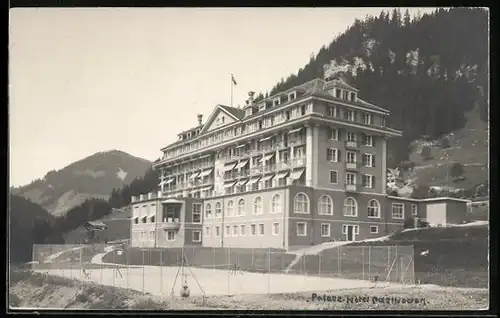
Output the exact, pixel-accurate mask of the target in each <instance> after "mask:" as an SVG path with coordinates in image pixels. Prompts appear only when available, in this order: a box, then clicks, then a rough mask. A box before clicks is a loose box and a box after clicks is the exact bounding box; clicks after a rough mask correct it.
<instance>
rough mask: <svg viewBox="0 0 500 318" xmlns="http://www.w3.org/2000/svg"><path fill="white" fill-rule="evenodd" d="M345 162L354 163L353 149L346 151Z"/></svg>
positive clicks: (354, 154)
mask: <svg viewBox="0 0 500 318" xmlns="http://www.w3.org/2000/svg"><path fill="white" fill-rule="evenodd" d="M346 159H347V163H356V153H355V152H354V151H347V152H346Z"/></svg>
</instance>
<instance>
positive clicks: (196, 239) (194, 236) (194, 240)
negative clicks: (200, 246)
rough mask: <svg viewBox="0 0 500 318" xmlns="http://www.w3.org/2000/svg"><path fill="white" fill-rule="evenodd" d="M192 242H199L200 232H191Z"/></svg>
mask: <svg viewBox="0 0 500 318" xmlns="http://www.w3.org/2000/svg"><path fill="white" fill-rule="evenodd" d="M193 242H201V231H193Z"/></svg>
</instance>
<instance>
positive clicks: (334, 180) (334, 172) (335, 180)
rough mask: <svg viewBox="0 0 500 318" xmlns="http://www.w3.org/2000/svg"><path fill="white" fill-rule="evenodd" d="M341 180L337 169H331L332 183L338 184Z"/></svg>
mask: <svg viewBox="0 0 500 318" xmlns="http://www.w3.org/2000/svg"><path fill="white" fill-rule="evenodd" d="M338 182H339V179H338V172H337V170H330V183H332V184H337V183H338Z"/></svg>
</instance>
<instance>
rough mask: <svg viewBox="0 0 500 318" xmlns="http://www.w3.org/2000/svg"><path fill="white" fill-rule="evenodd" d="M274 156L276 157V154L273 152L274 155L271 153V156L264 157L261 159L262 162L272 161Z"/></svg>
mask: <svg viewBox="0 0 500 318" xmlns="http://www.w3.org/2000/svg"><path fill="white" fill-rule="evenodd" d="M273 156H274V152H273V153H270V154H268V155H265V156H264V157H262V158H261V159H260V161H267V160H269V159H271V158H272V157H273Z"/></svg>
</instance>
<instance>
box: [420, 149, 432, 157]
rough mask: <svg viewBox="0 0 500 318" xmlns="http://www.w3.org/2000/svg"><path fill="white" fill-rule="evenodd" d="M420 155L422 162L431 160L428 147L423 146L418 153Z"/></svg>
mask: <svg viewBox="0 0 500 318" xmlns="http://www.w3.org/2000/svg"><path fill="white" fill-rule="evenodd" d="M420 155H421V156H422V158H423V159H424V160H429V159H431V158H432V149H431V147H429V146H424V147H422V150H421V151H420Z"/></svg>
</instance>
